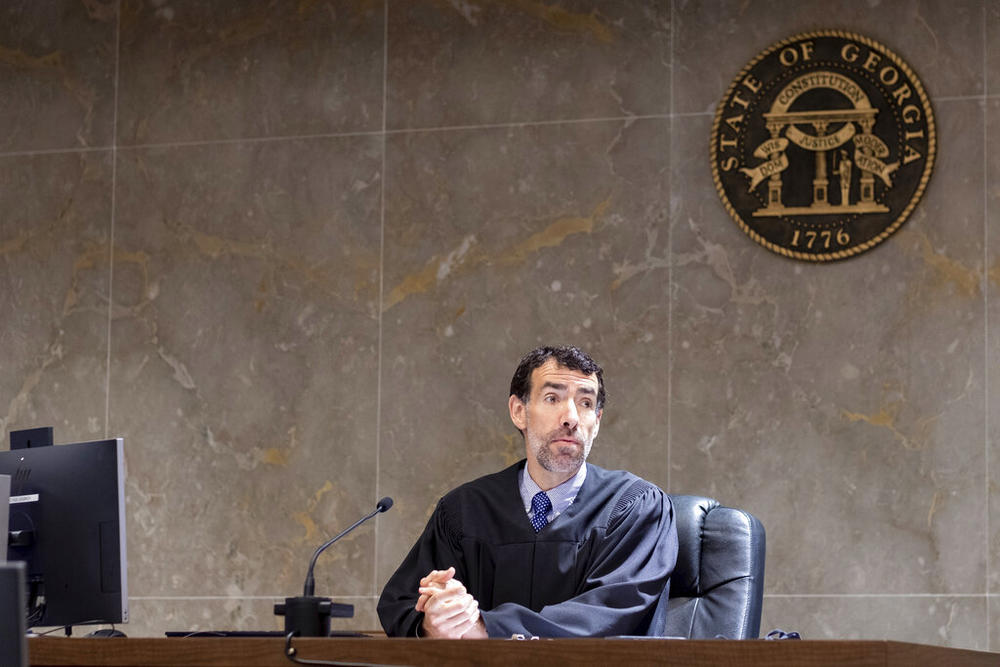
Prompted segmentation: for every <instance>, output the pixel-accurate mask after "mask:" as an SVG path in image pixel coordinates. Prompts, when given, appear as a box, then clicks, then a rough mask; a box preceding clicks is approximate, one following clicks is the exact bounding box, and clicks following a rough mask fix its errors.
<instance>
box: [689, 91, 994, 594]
mask: <svg viewBox="0 0 1000 667" xmlns="http://www.w3.org/2000/svg"><path fill="white" fill-rule="evenodd" d="M938 115H939V127H938V130H939V135H940V138H941V139H940V145H941V150H940V153H939V160H938V164H937V167H936V169H935V173H934V175H933V177H932V180H931V183H930V186H929V188H928V191H927V192H926V193H925V196H924V200H923V201H922V203H921V204H920V206H918V207H917V209H916V211H915V212H914V214H913V215H912V216H911V219H910V220H909V221H908V222H907V223H906V224H905V225H904V226H903V228H902V229H901V230H900V231H899V232H897V234H896V235H894V236H893V237H892V238H890V239H889V240H888V241H886V242H885V243H883V244H881V245H880V246H878V247H876V248H875V249H873V250H871V251H869V252H867V253H864V254H862V255H860V256H857V257H854V258H851V259H848V260H846V261H842V262H837V263H826V264H820V265H814V264H807V263H802V262H796V261H794V260H788V259H785V258H783V257H781V256H779V255H777V254H775V253H772V252H770V251H769V250H766V249H765V248H763V247H761V246H758V245H757V244H755V243H753V242H752V241H751V240H750V239H749V237H747V236H745V235H744V234H743V232H742V231H740V230H739V228H738V227H737V226H736V225H735V224H734V223H733V222H732V221H731V220H730V219H729V217H728V215H727V214H726V213H725V211H724V209H723V208H722V205H721V203H720V202H719V199H718V196H717V194H716V192H715V189H714V187H713V185H712V183H711V180H710V176H709V175H708V173H707V172H708V169H707V168H706V169H704V170H694V169H689V168H687V166H686V165H684V164H683V163H682V162H681V161H677V160H675V163H677V164H678V167H677V168H676V169H675V172H674V174H673V181H672V182H673V188H674V192H676V193H683V194H682V195H681V194H679V195H677V197H676V198H677V199H680V200H681V201H680V202H679V203H676V202H675V206H674V209H675V213H674V218H673V220H672V225H673V227H672V229H673V233H672V238H673V240H672V244H673V252H674V256H673V262H674V264H675V268H674V285H675V289H676V297H675V300H674V305H673V311H672V316H673V326H672V330H673V341H672V346H673V350H674V355H673V356H674V366H673V368H674V372H673V376H672V386H673V405H672V409H671V414H672V417H673V421H672V424H671V442H672V446H671V489H672V490H673V491H676V492H692V493H702V494H706V495H714V496H716V497H718V498H719V500H720V501H722V502H724V503H727V504H734V505H737V506H742V507H744V508H745V509H747V510H749V511H751V512H753V513H755V514H756V515H757V516H758V517H759V518H761V520H762V521H763V523H764V525H765V527H766V529H767V533H768V570H769V572H774V573H780V576H776V577H769V579H768V591H769V592H773V593H836V594H841V593H868V592H878V593H913V592H920V593H973V592H980V591H982V589H983V583H982V582H983V577H984V569H985V559H986V557H985V553H984V546H983V545H984V539H983V517H984V513H985V506H984V502H985V499H984V497H983V483H984V479H983V475H984V468H983V466H984V464H985V461H984V451H983V435H982V434H983V429H984V415H983V401H984V371H983V367H982V360H983V353H984V340H983V317H984V313H983V293H982V289H983V288H982V271H983V265H982V264H983V251H982V239H983V231H982V216H983V209H982V206H983V203H982V196H981V190H980V188H981V183H982V177H981V171H982V167H981V165H982V160H983V147H982V140H981V136H982V134H981V132H982V130H981V127H982V125H981V122H982V116H981V110H980V105H979V104H978V103H977V102H975V101H968V102H950V103H947V104H941V105H940V106H939V109H938ZM710 125H711V119H710V118H709V117H706V116H699V117H689V118H685V119H679V120H678V121H676V125H675V130H674V132H675V137H676V139H675V145H674V151H675V155H689V154H692V153H694V152H695V151H696V150H698V149H699V148H700V147H701V146H704V145H705V144H707V141H708V134H709V130H710ZM887 554H889V555H890V557H888V558H887V557H886V555H887Z"/></svg>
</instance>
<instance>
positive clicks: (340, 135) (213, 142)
mask: <svg viewBox="0 0 1000 667" xmlns="http://www.w3.org/2000/svg"><path fill="white" fill-rule="evenodd" d="M383 87H385V86H383ZM677 115H679V116H705V115H711V114H710V113H708V112H706V113H686V114H677ZM669 116H670V114H645V115H632V116H606V117H595V118H564V119H559V120H536V121H512V122H509V123H487V124H481V125H451V126H441V127H416V128H404V129H398V130H390V129H388V128H387V127H385V119H383V128H382V129H379V130H360V131H357V132H326V133H320V134H289V135H276V136H270V137H240V138H236V139H206V140H201V141H197V140H196V141H168V142H162V143H152V144H134V145H129V146H118V145H114V146H82V147H81V146H70V147H66V148H49V149H41V150H30V151H8V152H0V158H6V157H31V156H35V155H62V154H65V153H96V152H100V151H107V150H112V149H116V150H122V151H133V150H150V149H157V148H193V147H199V146H224V145H228V144H256V143H269V142H278V141H308V140H313V139H348V138H352V137H378V136H382V135H386V136H389V135H398V134H420V133H430V132H459V131H467V130H491V129H501V130H502V129H508V128H530V127H546V126H552V125H583V124H587V123H612V122H619V123H620V122H629V123H631V122H634V121H637V120H657V119H659V120H663V119H668V118H669Z"/></svg>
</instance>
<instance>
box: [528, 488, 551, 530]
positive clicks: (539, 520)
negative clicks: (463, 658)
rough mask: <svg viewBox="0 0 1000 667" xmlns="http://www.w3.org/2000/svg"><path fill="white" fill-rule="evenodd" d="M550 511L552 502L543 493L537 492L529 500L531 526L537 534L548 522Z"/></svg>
mask: <svg viewBox="0 0 1000 667" xmlns="http://www.w3.org/2000/svg"><path fill="white" fill-rule="evenodd" d="M550 509H552V501H551V500H549V497H548V496H547V495H545V492H544V491H539V492H538V493H536V494H535V497H534V498H532V499H531V512H532V517H531V525H532V527H533V528H534V529H535V532H536V533H537V532H538V531H540V530H541V529H542V528H545V525H546V524H547V523H548V522H549V518H548V515H549V510H550Z"/></svg>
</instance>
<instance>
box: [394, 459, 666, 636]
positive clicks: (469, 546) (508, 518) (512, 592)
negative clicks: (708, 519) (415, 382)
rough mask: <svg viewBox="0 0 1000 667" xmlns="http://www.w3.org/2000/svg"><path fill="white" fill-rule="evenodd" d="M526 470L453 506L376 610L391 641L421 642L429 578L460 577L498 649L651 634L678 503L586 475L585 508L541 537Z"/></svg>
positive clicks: (476, 488)
mask: <svg viewBox="0 0 1000 667" xmlns="http://www.w3.org/2000/svg"><path fill="white" fill-rule="evenodd" d="M524 465H525V461H524V460H522V461H520V462H519V463H516V464H514V465H513V466H511V467H509V468H507V469H506V470H502V471H500V472H498V473H494V474H492V475H487V476H485V477H481V478H479V479H477V480H474V481H472V482H469V483H467V484H464V485H462V486H460V487H458V488H457V489H454V490H453V491H451V492H449V493H448V494H447V495H445V496H444V497H443V498H442V499H441V500H440V501H439V502H438V505H437V508H436V509H435V510H434V514H433V515H432V516H431V518H430V521H428V523H427V527H426V528H425V529H424V532H423V534H422V535H421V536H420V539H418V540H417V543H416V544H415V545H414V546H413V548H412V549H411V550H410V553H409V554H408V555H407V556H406V559H405V560H404V561H403V563H402V564H401V565H400V566H399V569H397V570H396V573H395V574H393V575H392V577H391V578H390V579H389V582H388V583H387V584H386V586H385V589H384V590H383V591H382V596H381V598H379V602H378V614H379V619H380V620H381V621H382V627H383V628H384V629H385V632H386V634H387V635H389V636H390V637H413V636H414V635H415V634H416V629H417V626H418V625H419V624H420V622H421V621H422V620H423V614H421V613H417V612H416V611H415V610H414V608H413V606H414V604H416V601H417V598H418V597H419V594H418V593H417V587H418V585H419V581H420V579H421V577H424V576H426V575H427V573H429V572H430V571H431V570H445V569H447V568H448V567H450V566H454V567H455V571H456V572H455V577H456V578H457V579H458V580H459V581H461V582H462V583H463V584H465V587H466V589H467V590H468V591H469V593H470V594H471V595H472V596H473V597H475V598H476V599H477V600H478V601H479V609H480V613H481V615H482V618H483V621H484V622H485V624H486V631H487V633H488V634H489V636H490V637H510V636H511V635H512V634H515V633H518V634H524V635H525V636H538V637H599V636H608V635H630V634H631V635H634V634H645V633H646V631H647V629H648V626H649V621H650V617H651V616H652V613H653V609H654V608H655V606H656V603H657V601H658V599H659V597H660V594H661V592H662V593H665V587H666V585H667V584H668V579H669V577H670V575H671V573H672V572H673V569H674V564H675V563H676V560H677V530H676V527H675V526H674V517H673V508H672V506H671V504H670V498H669V497H668V496H666V495H665V494H664V493H663V491H661V490H660V489H659V488H658V487H656V486H654V485H653V484H650V483H649V482H647V481H645V480H643V479H640V478H639V477H636V476H635V475H633V474H631V473H628V472H625V471H621V470H605V469H603V468H600V467H598V466H595V465H591V464H589V463H588V464H586V465H587V466H588V468H587V477H586V479H585V480H584V483H583V486H582V487H581V489H580V491H579V494H578V495H577V497H576V500H575V501H574V502H573V504H572V505H570V506H569V508H568V509H567V510H566V511H565V512H563V513H562V514H560V515H559V516H558V517H556V518H555V520H554V521H553V522H552V523H550V524H548V525H547V526H545V527H544V528H542V530H541V531H540V532H538V533H537V534H536V533H535V531H534V529H533V528H532V527H531V524H530V523H529V521H528V518H527V516H526V514H525V512H524V505H523V503H522V501H521V494H520V491H519V490H518V471H519V470H521V469H522V468H523V467H524Z"/></svg>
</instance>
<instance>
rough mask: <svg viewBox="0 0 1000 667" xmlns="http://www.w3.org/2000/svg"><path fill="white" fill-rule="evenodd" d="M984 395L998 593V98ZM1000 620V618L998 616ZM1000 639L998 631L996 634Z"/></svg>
mask: <svg viewBox="0 0 1000 667" xmlns="http://www.w3.org/2000/svg"><path fill="white" fill-rule="evenodd" d="M986 156H987V163H986V169H985V174H984V183H985V187H986V252H987V258H986V266H987V279H986V280H985V281H984V285H985V290H986V297H987V298H986V317H987V320H986V331H987V340H986V373H987V378H988V385H987V389H986V396H987V399H988V402H987V403H986V406H985V410H986V418H987V424H988V428H987V432H986V438H987V443H986V446H987V456H988V460H989V486H988V489H987V493H988V502H989V522H990V526H989V529H990V530H989V552H988V554H989V591H990V592H991V593H1000V411H998V409H997V405H998V402H997V399H998V397H1000V99H991V100H988V101H987V102H986ZM998 618H1000V615H998ZM996 636H997V637H998V639H1000V632H997V633H996Z"/></svg>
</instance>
